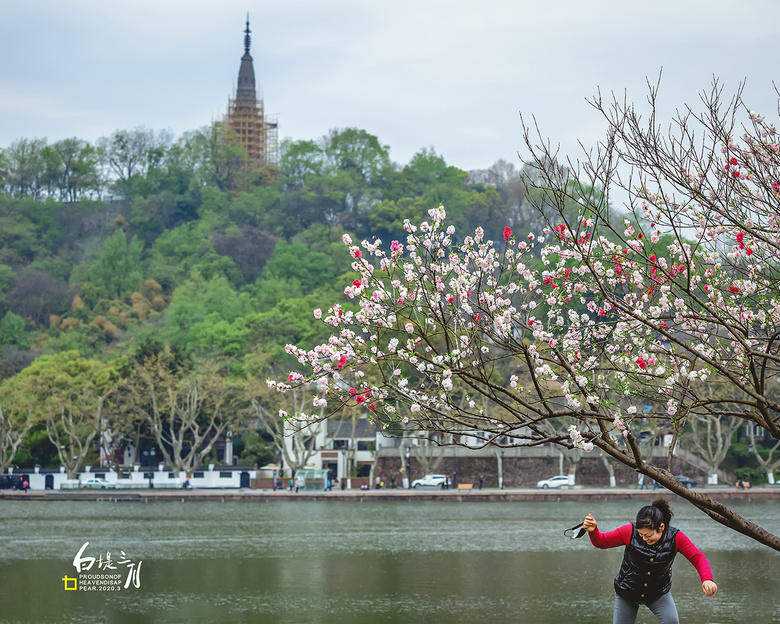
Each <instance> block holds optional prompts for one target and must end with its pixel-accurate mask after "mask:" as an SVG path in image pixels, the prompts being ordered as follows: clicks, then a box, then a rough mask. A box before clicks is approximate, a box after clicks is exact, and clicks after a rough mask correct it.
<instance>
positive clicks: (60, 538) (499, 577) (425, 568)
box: [0, 501, 780, 624]
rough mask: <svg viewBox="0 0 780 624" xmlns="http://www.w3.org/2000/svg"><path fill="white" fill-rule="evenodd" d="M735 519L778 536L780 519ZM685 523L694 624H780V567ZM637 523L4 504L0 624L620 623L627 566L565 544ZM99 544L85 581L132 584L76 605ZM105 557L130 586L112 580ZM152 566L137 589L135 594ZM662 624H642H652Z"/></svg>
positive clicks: (680, 507) (720, 530) (560, 513)
mask: <svg viewBox="0 0 780 624" xmlns="http://www.w3.org/2000/svg"><path fill="white" fill-rule="evenodd" d="M735 506H736V507H737V509H738V511H739V512H740V513H742V514H744V515H745V516H747V517H748V518H750V519H752V520H754V521H756V522H758V523H759V524H761V525H762V526H764V527H765V528H767V529H768V530H770V531H772V532H774V533H777V532H779V531H780V502H778V501H755V502H744V503H739V502H738V503H735ZM673 510H674V511H675V521H674V525H675V526H677V527H679V528H681V529H682V530H684V531H685V532H686V533H687V534H688V535H689V536H690V537H691V539H692V540H693V541H694V543H696V544H697V546H699V548H701V549H702V550H703V551H704V552H705V554H706V555H707V557H708V558H709V560H710V563H711V564H712V566H713V570H714V573H715V578H716V581H717V583H718V586H719V588H720V591H719V592H718V593H717V594H716V596H715V597H713V598H706V597H705V596H704V595H703V593H702V591H701V587H700V582H699V579H698V575H697V574H696V572H695V570H694V569H693V566H691V565H690V564H689V563H688V561H687V560H685V558H684V557H682V556H680V557H678V558H677V560H676V563H675V567H674V578H675V582H674V588H673V594H674V596H675V599H676V602H677V607H678V610H679V611H680V615H681V621H682V622H686V623H688V624H704V623H726V622H733V623H739V624H745V623H758V624H764V623H770V622H780V555H778V553H776V552H774V551H771V550H770V549H768V548H766V547H764V546H761V545H759V544H757V543H755V542H753V541H752V540H749V539H747V538H745V537H743V536H741V535H738V534H736V533H734V532H732V531H729V530H727V529H726V528H724V527H721V526H720V525H718V524H716V523H714V522H713V521H712V520H709V519H708V518H707V517H705V516H704V515H703V514H702V513H701V512H699V511H697V510H695V509H694V508H693V507H692V506H691V505H689V504H688V503H684V502H678V503H676V505H675V506H674V507H673ZM636 511H637V505H636V504H635V503H632V502H625V503H621V502H610V503H582V502H560V503H545V502H534V503H520V502H518V503H507V502H500V503H499V502H488V503H457V502H376V503H372V502H363V503H357V502H355V503H351V502H304V501H299V502H290V503H284V502H275V503H258V504H254V503H188V502H185V503H167V502H154V503H147V504H144V503H127V502H119V503H107V502H102V503H101V502H65V501H51V502H26V501H0V592H1V595H0V621H1V622H3V623H7V622H19V623H21V622H24V623H28V622H29V623H35V624H48V623H52V624H54V623H57V624H60V623H74V624H75V623H79V624H80V623H88V624H98V623H112V624H113V623H115V624H129V623H134V624H135V623H141V622H143V623H157V622H165V623H178V622H181V623H204V624H205V623H209V624H212V623H222V622H225V623H228V622H230V623H241V622H252V623H260V624H266V623H268V624H272V623H280V624H282V623H284V624H296V623H300V624H315V623H316V624H337V623H338V624H374V623H379V624H385V623H386V624H401V623H403V624H417V623H419V624H422V623H426V624H431V623H434V624H437V623H441V624H445V623H446V624H457V623H491V624H505V623H506V624H508V623H510V622H511V623H528V624H543V623H566V622H576V623H577V624H591V623H594V624H595V623H597V622H598V623H602V622H611V621H612V619H611V617H612V616H611V613H612V602H613V596H614V594H613V591H612V579H613V578H614V575H615V573H616V571H617V569H618V567H619V565H620V561H621V557H622V549H612V550H610V551H599V550H596V549H594V548H593V547H592V546H591V545H590V543H589V541H588V540H587V538H583V539H580V540H569V539H565V538H564V537H563V535H562V531H563V529H565V528H568V527H570V526H572V525H574V524H575V523H577V522H579V521H580V520H581V519H582V517H584V516H585V515H586V514H587V513H588V512H591V513H593V514H594V516H596V519H597V521H598V522H599V526H600V528H602V529H604V530H608V529H612V528H615V527H617V526H619V525H621V524H624V523H626V522H629V521H631V520H632V519H633V517H634V515H635V514H636ZM85 542H89V546H88V548H87V550H86V551H85V552H84V554H83V556H91V557H94V558H95V559H96V560H97V561H96V563H95V564H94V565H93V568H92V569H91V570H90V571H89V572H87V574H91V573H98V574H99V575H102V574H113V573H116V574H119V575H120V579H119V581H118V582H119V583H120V585H119V586H116V588H115V590H114V591H97V590H95V591H84V590H76V591H66V590H65V589H64V585H65V582H64V581H63V580H62V579H63V578H64V577H71V578H73V577H75V576H76V570H75V568H74V566H73V564H72V562H73V559H74V557H75V555H76V553H77V552H78V551H79V549H80V548H81V547H82V545H83V544H84V543H85ZM120 552H121V553H124V558H122V555H121V554H120ZM108 553H111V558H112V561H113V564H114V565H115V567H117V570H116V571H111V570H109V569H108V568H106V567H105V560H106V559H107V558H108ZM100 557H102V558H103V559H104V561H103V566H104V567H103V569H102V570H98V568H99V566H100V565H101V561H100ZM119 561H124V562H125V563H124V565H123V566H119V565H117V564H118V563H119ZM139 564H141V566H140V575H139V577H138V585H139V587H138V588H136V587H135V586H134V585H133V584H132V582H131V584H130V586H129V587H128V588H127V589H125V588H124V582H125V578H126V576H127V574H128V573H129V571H130V570H131V569H133V568H131V566H136V568H137V566H138V565H139ZM79 582H80V583H83V582H85V581H79ZM653 621H657V620H655V619H654V618H653V617H652V616H651V614H650V613H649V612H648V611H647V610H646V609H643V611H640V617H639V619H638V622H640V623H641V622H653Z"/></svg>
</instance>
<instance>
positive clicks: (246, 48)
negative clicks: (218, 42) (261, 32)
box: [244, 13, 252, 54]
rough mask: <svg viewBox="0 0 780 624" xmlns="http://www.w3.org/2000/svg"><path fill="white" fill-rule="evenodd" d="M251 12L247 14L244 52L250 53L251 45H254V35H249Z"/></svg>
mask: <svg viewBox="0 0 780 624" xmlns="http://www.w3.org/2000/svg"><path fill="white" fill-rule="evenodd" d="M251 32H252V31H251V30H249V13H247V14H246V30H245V31H244V54H249V47H250V46H251V45H252V37H250V36H249V33H251Z"/></svg>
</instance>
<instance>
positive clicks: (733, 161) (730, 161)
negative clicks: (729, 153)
mask: <svg viewBox="0 0 780 624" xmlns="http://www.w3.org/2000/svg"><path fill="white" fill-rule="evenodd" d="M729 163H730V164H732V165H738V164H739V162H737V159H736V158H730V159H729Z"/></svg>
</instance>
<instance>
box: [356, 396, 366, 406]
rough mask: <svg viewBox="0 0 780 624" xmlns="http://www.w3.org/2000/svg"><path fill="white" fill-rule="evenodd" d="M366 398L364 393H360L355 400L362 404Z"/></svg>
mask: <svg viewBox="0 0 780 624" xmlns="http://www.w3.org/2000/svg"><path fill="white" fill-rule="evenodd" d="M365 400H366V399H365V398H364V397H363V395H362V394H358V395H357V396H356V397H355V402H356V403H357V404H358V405H360V404H361V403H362V402H363V401H365Z"/></svg>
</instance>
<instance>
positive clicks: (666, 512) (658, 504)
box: [635, 498, 674, 531]
mask: <svg viewBox="0 0 780 624" xmlns="http://www.w3.org/2000/svg"><path fill="white" fill-rule="evenodd" d="M673 515H674V514H672V510H671V509H669V503H667V502H666V501H665V500H664V499H663V498H659V499H658V500H657V501H653V504H652V505H648V506H647V507H642V509H640V510H639V513H638V514H637V515H636V523H635V526H636V528H637V529H652V530H653V531H657V530H658V528H659V527H660V526H661V523H663V524H664V525H665V526H667V527H668V526H669V523H670V522H671V521H672V516H673Z"/></svg>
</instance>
